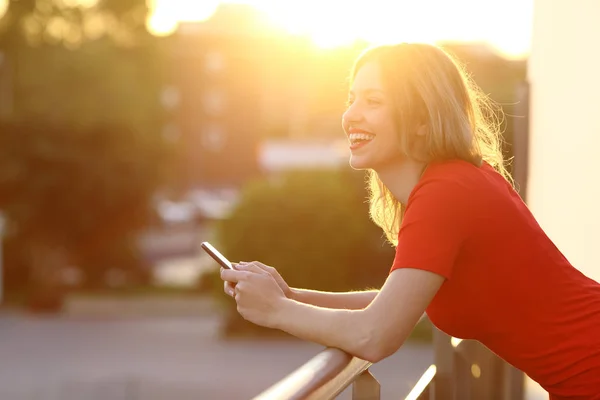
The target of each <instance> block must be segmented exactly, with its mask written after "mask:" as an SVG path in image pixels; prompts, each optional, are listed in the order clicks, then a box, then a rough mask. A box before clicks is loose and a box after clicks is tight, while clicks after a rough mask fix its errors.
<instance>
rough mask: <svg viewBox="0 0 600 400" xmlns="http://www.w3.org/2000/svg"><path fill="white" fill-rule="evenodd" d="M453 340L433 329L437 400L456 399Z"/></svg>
mask: <svg viewBox="0 0 600 400" xmlns="http://www.w3.org/2000/svg"><path fill="white" fill-rule="evenodd" d="M451 339H452V338H451V337H450V336H448V335H447V334H445V333H444V332H442V331H440V330H439V329H437V328H435V327H434V328H433V348H434V352H435V367H436V374H435V378H434V382H435V390H434V391H433V393H434V396H433V398H434V399H435V400H452V399H454V380H453V378H454V377H453V370H454V347H453V346H452V343H451V342H450V340H451Z"/></svg>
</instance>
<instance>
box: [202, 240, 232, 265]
mask: <svg viewBox="0 0 600 400" xmlns="http://www.w3.org/2000/svg"><path fill="white" fill-rule="evenodd" d="M200 246H201V247H202V248H203V249H204V251H206V252H207V253H208V254H209V255H210V256H211V257H212V258H214V260H215V261H216V262H218V263H219V264H220V265H221V266H222V267H223V268H228V269H233V265H231V262H230V261H229V260H228V259H227V258H225V256H224V255H223V254H221V253H220V252H219V251H218V250H217V249H215V248H214V247H213V245H211V244H210V243H208V242H202V243H201V244H200Z"/></svg>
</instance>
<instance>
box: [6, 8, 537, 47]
mask: <svg viewBox="0 0 600 400" xmlns="http://www.w3.org/2000/svg"><path fill="white" fill-rule="evenodd" d="M60 1H62V2H63V3H65V4H68V5H74V4H87V5H93V4H95V3H97V1H98V0H60ZM146 1H147V2H148V5H149V6H150V8H151V9H152V10H153V11H152V13H151V15H150V17H149V18H148V28H149V30H150V31H151V32H153V33H154V34H156V35H168V34H170V33H173V32H174V31H175V30H176V29H177V24H178V22H180V21H202V20H206V19H208V18H210V16H211V15H212V14H213V13H214V12H215V10H216V8H217V6H218V5H219V3H245V4H250V5H253V6H255V7H257V8H259V9H261V10H263V11H264V12H265V13H266V14H267V15H268V16H269V17H270V19H271V20H272V22H273V23H274V24H275V25H277V26H280V27H282V28H284V29H286V30H287V31H288V32H290V33H296V34H306V35H310V36H311V37H312V39H313V40H314V41H315V43H316V44H318V45H320V46H323V47H332V46H336V45H343V44H346V43H350V42H352V41H354V40H355V39H357V38H361V39H364V40H367V41H369V42H372V43H374V44H378V43H385V42H398V41H408V42H411V41H414V42H435V41H438V40H458V41H485V42H488V43H490V44H491V45H493V46H495V47H496V48H498V49H499V50H500V51H502V52H504V53H505V54H506V55H508V56H514V57H520V56H523V55H525V54H526V53H528V51H529V47H530V40H531V32H530V31H531V22H532V18H533V17H532V14H533V0H502V1H499V0H369V1H364V0H362V1H357V0H356V1H350V0H235V1H231V0H229V1H226V0H220V1H219V0H146ZM7 4H8V0H0V15H2V14H4V11H5V9H6V6H7Z"/></svg>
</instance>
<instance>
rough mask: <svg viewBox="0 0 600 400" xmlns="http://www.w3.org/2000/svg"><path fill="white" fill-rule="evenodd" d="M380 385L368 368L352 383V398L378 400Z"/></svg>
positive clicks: (356, 399)
mask: <svg viewBox="0 0 600 400" xmlns="http://www.w3.org/2000/svg"><path fill="white" fill-rule="evenodd" d="M380 395H381V387H380V385H379V382H378V381H377V379H375V377H374V376H373V374H371V372H370V371H369V370H366V371H364V372H363V373H362V374H360V376H359V377H358V378H356V380H355V381H354V383H353V384H352V400H379V399H380Z"/></svg>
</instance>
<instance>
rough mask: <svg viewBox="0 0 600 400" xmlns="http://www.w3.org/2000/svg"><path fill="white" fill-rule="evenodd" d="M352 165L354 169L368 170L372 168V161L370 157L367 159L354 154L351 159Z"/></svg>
mask: <svg viewBox="0 0 600 400" xmlns="http://www.w3.org/2000/svg"><path fill="white" fill-rule="evenodd" d="M349 164H350V167H351V168H352V169H355V170H358V171H360V170H366V169H372V167H373V166H372V163H371V162H369V160H368V159H365V158H364V157H360V156H358V157H357V156H355V155H352V156H350V161H349Z"/></svg>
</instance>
